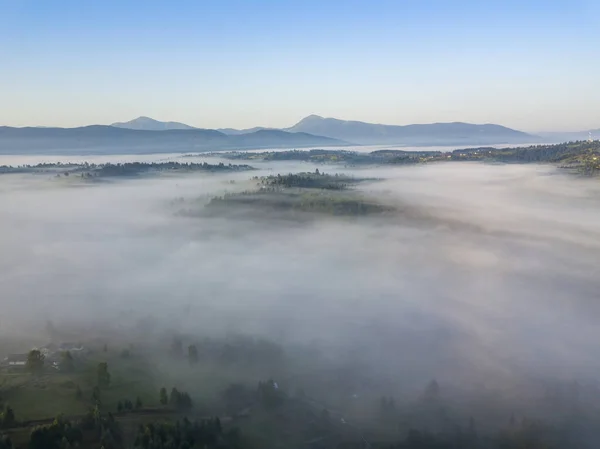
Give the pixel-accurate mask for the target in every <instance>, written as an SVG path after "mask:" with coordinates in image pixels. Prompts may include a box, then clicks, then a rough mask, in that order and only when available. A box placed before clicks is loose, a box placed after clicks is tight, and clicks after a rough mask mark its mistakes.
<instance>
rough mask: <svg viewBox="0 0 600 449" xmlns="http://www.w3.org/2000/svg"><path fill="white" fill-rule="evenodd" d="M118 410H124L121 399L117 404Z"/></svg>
mask: <svg viewBox="0 0 600 449" xmlns="http://www.w3.org/2000/svg"><path fill="white" fill-rule="evenodd" d="M117 411H118V412H122V411H123V403H122V402H121V401H119V403H118V404H117Z"/></svg>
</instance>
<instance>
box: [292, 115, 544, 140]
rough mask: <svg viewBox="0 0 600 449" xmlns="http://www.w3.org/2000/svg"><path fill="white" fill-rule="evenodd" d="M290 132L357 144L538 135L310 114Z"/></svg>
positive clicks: (459, 125) (471, 126)
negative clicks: (345, 118)
mask: <svg viewBox="0 0 600 449" xmlns="http://www.w3.org/2000/svg"><path fill="white" fill-rule="evenodd" d="M285 131H289V132H306V133H310V134H316V135H319V136H325V137H331V138H334V139H340V140H345V141H348V142H353V143H358V144H405V145H484V144H500V143H532V142H537V141H538V140H539V138H538V137H537V136H533V135H531V134H527V133H524V132H521V131H516V130H514V129H510V128H506V127H504V126H501V125H493V124H486V125H475V124H471V123H461V122H454V123H431V124H423V125H405V126H397V125H378V124H373V123H365V122H358V121H348V120H338V119H335V118H323V117H320V116H318V115H310V116H308V117H306V118H304V119H302V120H300V121H299V122H298V123H296V124H295V125H294V126H292V127H291V128H287V129H285Z"/></svg>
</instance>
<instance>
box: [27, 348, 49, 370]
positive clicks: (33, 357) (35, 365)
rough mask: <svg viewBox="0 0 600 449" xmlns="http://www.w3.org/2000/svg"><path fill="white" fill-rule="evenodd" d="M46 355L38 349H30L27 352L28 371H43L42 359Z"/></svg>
mask: <svg viewBox="0 0 600 449" xmlns="http://www.w3.org/2000/svg"><path fill="white" fill-rule="evenodd" d="M45 359H46V357H45V356H44V354H42V353H41V351H39V350H38V349H32V350H31V351H29V354H27V363H26V367H27V369H28V370H29V371H31V372H32V373H35V374H39V373H41V372H42V371H44V360H45Z"/></svg>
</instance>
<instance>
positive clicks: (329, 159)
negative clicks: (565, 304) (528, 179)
mask: <svg viewBox="0 0 600 449" xmlns="http://www.w3.org/2000/svg"><path fill="white" fill-rule="evenodd" d="M219 156H220V157H225V158H228V159H232V160H262V161H303V162H313V163H330V164H344V165H348V166H361V165H410V164H420V163H431V162H449V161H481V162H500V163H551V164H559V165H560V166H561V167H564V168H569V169H572V170H574V171H576V172H577V173H580V174H583V175H586V176H595V175H597V174H598V173H599V171H600V141H591V142H589V141H579V142H565V143H560V144H551V145H534V146H528V147H515V148H494V147H479V148H468V149H457V150H453V151H448V152H443V151H404V150H377V151H372V152H370V153H361V152H353V151H340V150H310V151H300V150H292V151H271V152H262V153H247V152H231V153H225V154H222V155H221V154H219Z"/></svg>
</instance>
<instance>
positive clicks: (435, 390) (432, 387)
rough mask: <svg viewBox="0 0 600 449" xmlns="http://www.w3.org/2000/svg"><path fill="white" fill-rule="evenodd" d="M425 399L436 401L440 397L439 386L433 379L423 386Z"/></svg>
mask: <svg viewBox="0 0 600 449" xmlns="http://www.w3.org/2000/svg"><path fill="white" fill-rule="evenodd" d="M424 396H425V399H426V400H430V401H437V400H438V399H439V397H440V386H439V384H438V383H437V381H436V380H435V379H434V380H432V381H431V382H429V384H428V385H427V388H425V395H424Z"/></svg>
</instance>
